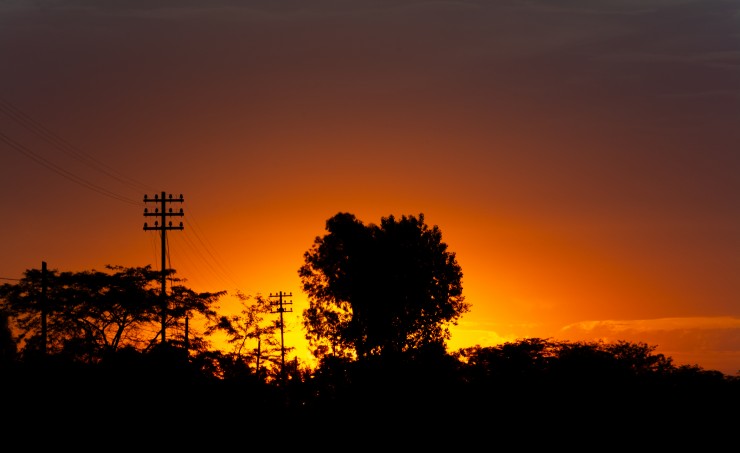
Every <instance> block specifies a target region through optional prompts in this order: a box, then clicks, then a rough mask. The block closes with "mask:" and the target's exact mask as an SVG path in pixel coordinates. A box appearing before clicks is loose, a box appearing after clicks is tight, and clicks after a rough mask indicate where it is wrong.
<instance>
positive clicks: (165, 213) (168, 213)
mask: <svg viewBox="0 0 740 453" xmlns="http://www.w3.org/2000/svg"><path fill="white" fill-rule="evenodd" d="M183 201H185V199H184V198H183V197H182V194H180V198H173V197H172V194H170V196H169V198H165V193H164V192H162V195H161V197H160V196H158V195H154V198H148V197H147V196H146V195H144V203H159V205H160V207H159V208H155V209H154V212H149V210H148V209H147V208H144V217H159V218H160V220H155V221H154V226H151V227H150V226H149V225H148V224H147V223H146V222H144V231H147V230H158V231H159V232H160V234H161V236H162V293H161V294H160V297H161V298H162V332H161V335H162V344H164V343H165V340H166V339H165V325H166V323H167V292H166V290H167V271H166V268H167V260H166V258H167V252H166V250H167V240H166V233H167V230H182V229H184V227H183V226H182V222H180V225H179V226H174V225H172V221H169V222H168V221H167V217H174V216H177V217H182V216H184V215H185V214H184V213H183V212H182V208H180V211H179V212H173V211H172V208H169V210H167V203H175V202H177V203H182V202H183ZM160 222H161V224H160Z"/></svg>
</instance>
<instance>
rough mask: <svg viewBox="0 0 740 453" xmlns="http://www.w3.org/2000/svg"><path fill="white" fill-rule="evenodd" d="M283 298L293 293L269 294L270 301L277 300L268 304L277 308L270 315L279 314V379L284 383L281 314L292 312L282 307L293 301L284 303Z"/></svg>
mask: <svg viewBox="0 0 740 453" xmlns="http://www.w3.org/2000/svg"><path fill="white" fill-rule="evenodd" d="M284 297H293V293H284V292H282V291H280V292H279V293H277V294H272V293H270V299H274V298H277V299H278V301H277V302H270V305H277V306H278V308H276V309H275V310H272V311H271V313H280V359H281V361H280V378H281V380H282V382H283V384H284V383H285V337H284V334H285V332H284V331H285V329H284V326H285V323H284V322H283V313H290V312H292V311H293V309H292V308H285V307H284V305H293V301H287V302H285V301H284V300H283V298H284Z"/></svg>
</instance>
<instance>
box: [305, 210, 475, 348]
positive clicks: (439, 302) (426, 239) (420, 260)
mask: <svg viewBox="0 0 740 453" xmlns="http://www.w3.org/2000/svg"><path fill="white" fill-rule="evenodd" d="M326 230H327V231H328V234H326V235H324V236H323V237H316V239H315V240H314V243H313V246H312V247H311V249H310V250H308V251H307V252H305V253H304V261H305V263H304V265H303V266H301V268H300V269H299V271H298V274H299V276H300V278H301V282H302V285H303V290H304V292H306V293H307V295H308V296H309V307H308V308H307V309H306V310H304V313H303V316H304V327H305V328H306V336H307V339H308V340H309V342H310V344H311V345H312V347H313V348H314V354H315V355H317V356H318V357H322V356H323V355H325V354H327V353H331V354H333V355H337V356H351V355H355V354H356V356H357V357H358V358H364V357H368V356H372V355H389V354H394V353H400V352H405V351H409V350H412V349H419V348H422V347H424V346H429V345H435V344H436V345H442V346H444V345H445V344H446V340H448V339H449V338H450V332H449V326H450V324H455V323H456V322H457V320H458V319H459V318H460V317H461V316H462V315H463V314H464V313H466V312H467V311H468V310H469V308H470V307H469V304H467V303H466V302H465V298H464V296H463V294H462V289H463V288H462V276H463V274H462V269H461V267H460V265H459V264H458V263H457V260H456V256H455V253H454V252H451V251H449V250H448V246H447V244H446V243H444V242H443V241H442V232H441V231H440V229H439V227H438V226H436V225H435V226H431V227H430V226H429V225H427V224H426V223H425V220H424V214H419V216H418V217H416V216H413V215H411V216H405V215H404V216H402V217H401V218H400V219H397V218H396V217H394V216H393V215H391V216H388V217H383V218H382V219H381V221H380V224H379V225H376V224H372V223H371V224H368V225H365V224H363V222H361V221H360V220H358V219H357V218H356V217H355V216H354V215H353V214H350V213H338V214H336V215H335V216H333V217H332V218H330V219H329V220H327V222H326Z"/></svg>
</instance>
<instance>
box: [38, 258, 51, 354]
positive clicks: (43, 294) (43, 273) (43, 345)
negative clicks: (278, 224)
mask: <svg viewBox="0 0 740 453" xmlns="http://www.w3.org/2000/svg"><path fill="white" fill-rule="evenodd" d="M46 299H47V297H46V261H42V262H41V300H40V302H41V352H42V353H43V354H44V356H46V341H47V339H46V336H47V331H46V314H47V312H48V310H49V307H48V306H47V305H48V303H47V300H46Z"/></svg>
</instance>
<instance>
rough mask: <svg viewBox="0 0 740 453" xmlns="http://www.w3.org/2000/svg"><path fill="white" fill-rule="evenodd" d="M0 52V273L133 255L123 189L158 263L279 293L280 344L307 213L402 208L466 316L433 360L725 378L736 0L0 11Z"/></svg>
mask: <svg viewBox="0 0 740 453" xmlns="http://www.w3.org/2000/svg"><path fill="white" fill-rule="evenodd" d="M205 5H207V6H205ZM0 61H2V70H1V71H0V134H1V135H0V156H2V161H1V162H2V165H0V203H1V204H0V206H1V207H2V211H3V213H4V215H3V219H2V222H0V233H1V234H2V241H0V258H1V259H0V277H2V278H3V279H14V278H20V277H21V276H22V274H23V272H24V271H25V270H26V269H32V268H35V269H38V268H40V266H41V262H42V261H46V262H47V265H48V267H49V268H51V269H57V270H59V271H82V270H92V269H96V270H104V268H105V265H106V264H113V265H123V266H143V265H146V264H151V265H153V267H154V268H155V269H159V267H160V255H159V253H160V250H159V239H158V236H157V233H156V232H153V231H144V230H143V223H144V221H145V219H144V217H143V208H144V203H143V201H142V200H143V196H144V195H145V194H148V195H149V196H153V195H155V194H159V193H161V192H162V191H165V192H167V193H172V194H174V195H175V196H179V194H183V196H184V197H185V203H183V205H182V207H183V209H184V212H185V218H184V221H185V229H184V230H183V231H173V232H170V233H169V234H168V238H169V257H170V258H169V264H170V267H172V268H175V269H176V270H177V274H178V276H180V277H182V278H186V279H187V284H188V285H189V286H190V287H191V288H193V289H195V290H198V291H219V290H227V291H229V292H230V293H232V294H233V293H235V292H236V291H240V292H242V293H244V294H248V295H256V294H258V293H259V294H263V295H268V294H270V293H277V292H279V291H283V292H288V293H292V294H293V297H292V301H293V305H292V307H293V310H294V311H293V312H292V313H289V314H287V315H286V316H287V317H286V321H287V323H288V326H289V327H292V330H293V331H292V332H291V334H289V335H287V336H286V339H287V341H288V344H287V346H296V347H297V348H298V351H302V350H303V348H304V347H305V346H304V345H303V343H301V338H302V337H303V333H302V332H301V330H300V313H301V311H302V310H303V309H304V308H305V307H306V306H307V302H306V297H305V295H303V293H302V292H301V289H300V280H299V278H298V273H297V272H298V268H299V267H300V266H301V264H303V253H304V252H305V251H306V250H308V249H309V248H310V247H311V245H312V243H313V240H314V238H315V237H316V236H319V235H323V234H324V233H325V230H324V225H325V222H326V220H327V219H328V218H330V217H332V216H333V215H335V214H337V213H338V212H350V213H353V214H355V215H356V216H357V217H358V218H359V219H360V220H362V221H363V222H365V223H379V222H380V219H381V217H384V216H388V215H391V214H393V215H396V216H401V215H418V214H420V213H423V214H424V216H425V219H426V221H427V223H428V224H430V225H438V226H439V227H440V229H441V231H442V237H443V241H444V242H446V243H447V244H448V245H449V248H450V250H451V251H453V252H455V253H456V255H457V259H458V262H459V263H460V265H461V267H462V270H463V274H464V276H463V287H464V295H465V296H466V301H467V302H469V303H470V304H471V306H472V310H471V311H470V312H469V313H467V314H465V315H464V316H463V317H462V319H461V322H460V325H459V326H457V327H456V328H455V329H454V330H453V338H452V341H450V343H449V345H450V348H451V349H456V348H458V347H464V346H472V345H475V344H480V345H482V346H487V345H495V344H498V343H501V342H504V341H514V340H517V339H521V338H527V337H540V338H550V339H553V340H573V341H578V340H594V339H604V340H606V341H616V340H626V341H633V342H645V343H648V344H650V345H654V346H657V352H659V353H663V354H666V355H668V356H671V357H672V358H673V359H674V363H675V364H677V365H682V364H687V365H695V364H696V365H699V366H702V367H703V368H706V369H715V370H719V371H722V372H724V373H727V374H732V375H734V374H735V373H736V372H737V371H738V370H740V299H739V297H738V294H740V278H738V273H739V272H740V209H738V208H740V205H739V203H738V202H739V201H740V200H739V195H740V178H739V177H738V175H739V171H740V3H738V2H737V1H735V0H728V1H724V0H703V1H698V0H639V1H638V0H560V1H557V2H555V1H550V0H503V1H423V0H421V1H405V0H393V1H390V0H385V1H383V0H377V1H370V0H358V1H344V2H341V1H298V0H292V1H280V0H269V1H268V0H261V1H226V0H220V1H209V2H198V1H177V0H171V1H165V0H159V1H158V0H122V1H102V0H87V1H86V0H77V1H72V0H70V1H65V0H53V1H52V0H34V1H23V0H15V1H13V0H10V1H9V0H6V1H3V2H2V3H0ZM6 281H11V280H3V282H6ZM221 306H222V308H223V309H224V311H228V310H230V309H231V308H232V307H236V301H235V299H233V298H225V299H223V300H222V302H221Z"/></svg>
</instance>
